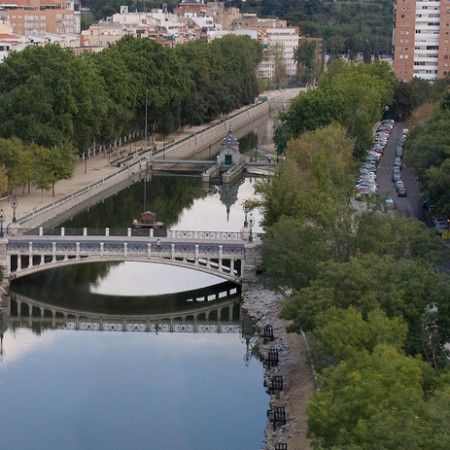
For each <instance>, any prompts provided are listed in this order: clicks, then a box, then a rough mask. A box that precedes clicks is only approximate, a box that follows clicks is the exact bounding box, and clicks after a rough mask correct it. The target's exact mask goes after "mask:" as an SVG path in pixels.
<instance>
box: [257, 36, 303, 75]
mask: <svg viewBox="0 0 450 450" xmlns="http://www.w3.org/2000/svg"><path fill="white" fill-rule="evenodd" d="M258 40H259V41H260V42H261V43H262V44H263V47H264V59H263V61H262V62H261V64H260V65H259V67H258V77H260V78H268V79H271V78H273V76H274V74H275V54H276V53H277V52H281V53H282V56H283V60H284V65H285V68H286V75H288V76H294V75H295V74H296V73H297V63H296V62H295V59H294V51H295V49H296V48H297V47H298V40H299V35H298V28H297V27H291V28H259V29H258Z"/></svg>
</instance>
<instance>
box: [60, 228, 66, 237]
mask: <svg viewBox="0 0 450 450" xmlns="http://www.w3.org/2000/svg"><path fill="white" fill-rule="evenodd" d="M65 235H66V229H65V228H64V227H61V236H65Z"/></svg>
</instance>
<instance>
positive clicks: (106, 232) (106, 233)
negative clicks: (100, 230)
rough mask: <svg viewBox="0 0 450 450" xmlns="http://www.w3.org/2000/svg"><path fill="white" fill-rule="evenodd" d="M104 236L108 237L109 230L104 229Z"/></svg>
mask: <svg viewBox="0 0 450 450" xmlns="http://www.w3.org/2000/svg"><path fill="white" fill-rule="evenodd" d="M105 236H109V228H105Z"/></svg>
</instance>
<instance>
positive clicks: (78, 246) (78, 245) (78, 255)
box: [75, 242, 80, 259]
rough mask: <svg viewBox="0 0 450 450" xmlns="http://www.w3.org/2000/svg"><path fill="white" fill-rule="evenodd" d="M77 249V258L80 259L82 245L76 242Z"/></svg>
mask: <svg viewBox="0 0 450 450" xmlns="http://www.w3.org/2000/svg"><path fill="white" fill-rule="evenodd" d="M75 247H76V258H77V259H80V243H79V242H76V243H75Z"/></svg>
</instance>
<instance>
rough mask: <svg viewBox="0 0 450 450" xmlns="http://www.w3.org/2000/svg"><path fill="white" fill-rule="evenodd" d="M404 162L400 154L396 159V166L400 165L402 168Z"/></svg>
mask: <svg viewBox="0 0 450 450" xmlns="http://www.w3.org/2000/svg"><path fill="white" fill-rule="evenodd" d="M402 166H403V163H402V158H399V157H398V156H397V157H396V158H395V160H394V167H398V168H399V169H400V170H401V169H402Z"/></svg>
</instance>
